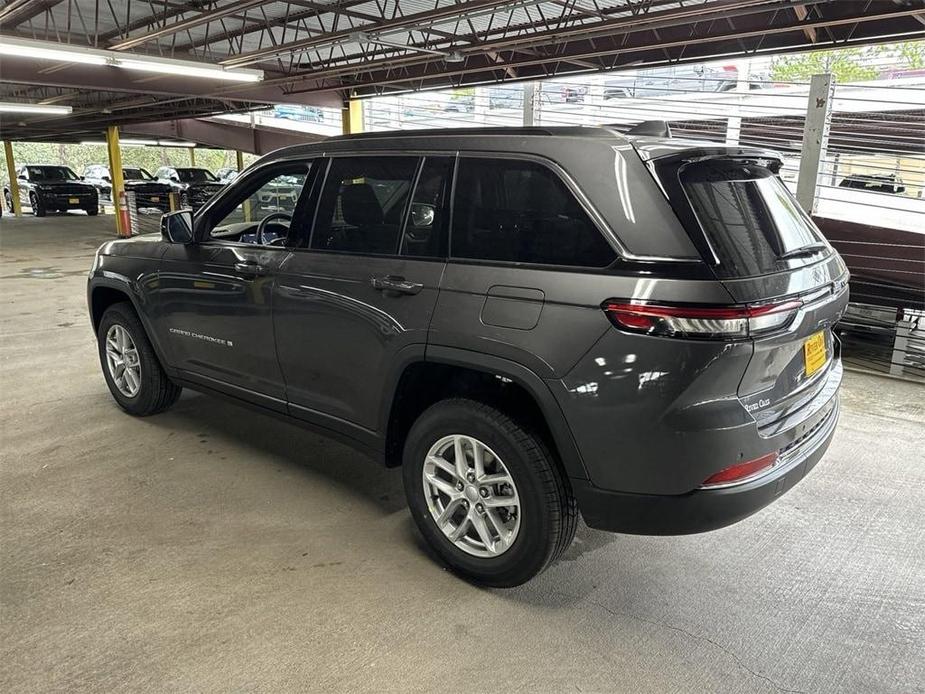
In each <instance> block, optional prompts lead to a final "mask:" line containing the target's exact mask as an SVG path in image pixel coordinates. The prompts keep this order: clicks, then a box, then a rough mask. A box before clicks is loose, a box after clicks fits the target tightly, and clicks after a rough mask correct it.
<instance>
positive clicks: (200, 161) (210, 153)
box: [0, 142, 257, 179]
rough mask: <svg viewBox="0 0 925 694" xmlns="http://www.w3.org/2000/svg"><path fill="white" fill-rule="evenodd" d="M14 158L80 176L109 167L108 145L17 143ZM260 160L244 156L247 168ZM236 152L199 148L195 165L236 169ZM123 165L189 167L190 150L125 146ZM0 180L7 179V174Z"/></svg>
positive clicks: (247, 155) (22, 162)
mask: <svg viewBox="0 0 925 694" xmlns="http://www.w3.org/2000/svg"><path fill="white" fill-rule="evenodd" d="M13 157H14V159H15V160H16V163H17V165H19V164H62V165H64V166H69V167H70V168H72V169H73V170H74V171H75V172H77V174H78V175H80V174H82V173H83V172H84V169H85V168H86V167H88V166H90V165H91V164H108V163H109V158H108V154H107V152H106V146H105V145H80V144H58V143H50V142H14V143H13ZM256 158H257V157H255V156H254V155H253V154H245V155H244V165H245V166H248V165H249V164H250V163H251V162H253V161H255V160H256ZM236 159H237V158H236V156H235V153H234V151H233V150H224V149H206V148H198V149H196V166H201V167H204V168H206V169H209V170H210V171H215V170H216V169H220V168H222V167H223V166H236ZM122 163H123V164H124V165H125V166H140V167H142V168H145V169H147V170H148V171H150V172H151V173H152V174H153V173H154V172H155V171H157V169H159V168H160V167H162V166H189V165H190V156H189V150H188V149H184V148H181V147H132V146H126V145H123V146H122ZM0 178H3V179H5V178H6V172H5V171H4V173H3V175H2V176H0Z"/></svg>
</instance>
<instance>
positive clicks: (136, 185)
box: [124, 181, 170, 193]
mask: <svg viewBox="0 0 925 694" xmlns="http://www.w3.org/2000/svg"><path fill="white" fill-rule="evenodd" d="M124 183H125V188H126V190H150V191H152V192H153V191H157V190H160V191H164V192H165V193H168V192H170V186H169V185H167V184H166V183H161V182H159V181H125V182H124Z"/></svg>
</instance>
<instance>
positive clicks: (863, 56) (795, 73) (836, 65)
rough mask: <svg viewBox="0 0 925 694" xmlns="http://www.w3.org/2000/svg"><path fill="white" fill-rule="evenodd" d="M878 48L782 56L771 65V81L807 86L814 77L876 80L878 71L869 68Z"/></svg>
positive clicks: (842, 80) (841, 80) (838, 49)
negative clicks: (824, 73) (798, 83)
mask: <svg viewBox="0 0 925 694" xmlns="http://www.w3.org/2000/svg"><path fill="white" fill-rule="evenodd" d="M880 51H881V48H880V47H879V46H865V47H859V48H837V49H834V50H828V51H812V52H811V53H798V54H796V55H782V56H780V57H778V58H775V59H774V61H773V62H772V63H771V79H772V80H775V81H777V82H808V81H809V79H810V78H811V77H812V76H813V75H816V74H820V73H823V72H830V73H832V74H833V75H835V81H836V82H839V83H844V82H864V81H867V80H873V79H877V75H878V74H879V70H878V69H877V68H876V67H873V66H872V65H870V62H871V58H874V57H876V56H877V55H878V54H879V52H880Z"/></svg>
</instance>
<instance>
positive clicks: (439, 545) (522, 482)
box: [402, 400, 554, 585]
mask: <svg viewBox="0 0 925 694" xmlns="http://www.w3.org/2000/svg"><path fill="white" fill-rule="evenodd" d="M466 402H467V401H458V400H457V401H445V402H442V403H438V404H437V405H434V406H432V407H431V408H429V409H428V410H427V411H425V412H424V414H422V415H421V417H420V418H419V419H418V421H417V422H416V423H415V425H414V426H413V427H412V429H411V432H409V435H408V438H407V441H406V445H405V451H404V460H403V464H402V468H403V470H402V474H403V478H404V485H405V494H406V496H407V498H408V506H409V508H410V510H411V514H412V517H413V518H414V521H415V523H416V524H417V526H418V528H419V529H420V530H421V533H422V534H423V535H424V537H425V539H427V541H428V543H429V544H430V546H431V547H433V548H434V550H435V551H436V552H437V554H438V555H440V557H441V558H442V559H443V560H444V561H445V562H446V563H447V564H449V565H450V566H451V567H452V568H453V569H454V570H457V571H458V572H459V573H461V574H463V575H464V576H466V577H468V578H473V579H475V580H477V581H479V582H480V583H485V584H488V585H493V584H495V585H517V584H518V583H522V582H523V581H525V580H527V579H528V578H530V577H531V576H533V575H534V574H535V573H537V572H538V571H540V570H541V569H542V568H543V566H545V565H546V563H547V561H548V559H549V556H550V553H551V547H552V546H553V545H554V543H553V542H552V539H551V535H552V533H553V529H554V523H553V519H552V518H551V517H550V514H549V510H548V505H547V503H546V502H545V498H544V496H545V495H544V492H543V489H542V486H541V484H540V480H539V478H538V476H537V472H536V468H535V465H533V464H532V463H531V461H530V454H529V452H528V451H527V450H525V449H524V447H523V446H522V445H520V444H519V443H518V441H517V439H516V438H515V437H514V436H512V434H511V432H510V431H509V430H507V429H506V428H504V427H500V426H498V425H497V424H495V423H493V422H492V421H491V419H489V417H488V416H486V411H485V410H483V409H475V408H473V407H470V406H466V404H465V403H466ZM469 402H470V404H471V405H475V403H473V402H471V401H469ZM488 412H495V411H494V410H488ZM496 414H500V413H496ZM452 434H464V435H466V436H472V437H474V438H476V439H478V440H479V441H481V442H482V443H484V444H485V445H487V446H488V447H489V448H491V449H492V451H494V452H495V453H496V454H497V455H498V456H499V457H500V458H501V460H502V461H503V462H504V465H505V467H507V469H508V472H509V473H510V474H511V476H512V477H513V479H514V484H515V486H516V487H517V493H518V496H519V497H520V514H521V520H520V530H519V532H518V535H517V538H516V539H515V540H514V544H513V545H512V546H511V547H510V548H509V549H508V550H507V551H505V552H504V553H503V554H501V555H499V556H497V557H489V558H482V557H475V556H472V555H471V554H467V553H466V552H464V551H463V550H461V549H459V548H458V547H456V546H455V545H454V544H453V543H452V542H451V541H450V540H449V539H448V538H447V537H446V536H445V535H444V534H443V532H442V531H441V530H440V529H439V528H438V527H437V524H436V522H435V521H434V519H433V517H432V516H431V514H430V511H429V509H428V507H427V500H426V499H425V497H424V486H423V480H422V475H423V467H424V460H425V458H426V455H427V453H428V451H429V450H430V448H431V447H432V446H433V445H434V443H436V442H437V441H438V440H439V439H441V438H443V437H444V436H448V435H452ZM533 443H534V445H535V443H536V442H535V441H534V442H533ZM540 450H542V449H540Z"/></svg>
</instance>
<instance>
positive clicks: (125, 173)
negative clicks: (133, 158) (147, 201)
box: [122, 169, 154, 181]
mask: <svg viewBox="0 0 925 694" xmlns="http://www.w3.org/2000/svg"><path fill="white" fill-rule="evenodd" d="M122 178H124V179H125V180H126V181H150V180H151V179H152V178H154V176H152V175H151V174H149V173H148V172H147V171H145V170H144V169H122Z"/></svg>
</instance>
